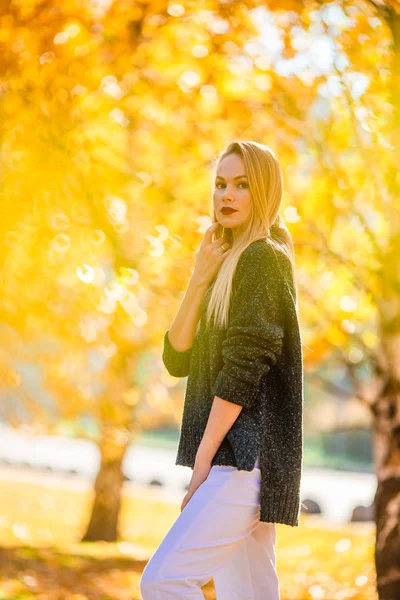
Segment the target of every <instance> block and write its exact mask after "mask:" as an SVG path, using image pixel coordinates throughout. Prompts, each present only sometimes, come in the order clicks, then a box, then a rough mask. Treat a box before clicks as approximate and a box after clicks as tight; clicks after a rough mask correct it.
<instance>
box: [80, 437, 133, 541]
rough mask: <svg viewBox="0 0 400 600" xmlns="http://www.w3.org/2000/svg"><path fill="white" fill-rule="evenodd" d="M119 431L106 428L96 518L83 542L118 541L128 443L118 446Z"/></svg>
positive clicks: (98, 478)
mask: <svg viewBox="0 0 400 600" xmlns="http://www.w3.org/2000/svg"><path fill="white" fill-rule="evenodd" d="M116 440H118V428H117V427H105V428H104V430H103V435H102V439H101V442H100V453H101V464H100V469H99V472H98V475H97V477H96V482H95V486H94V491H95V500H94V503H93V509H92V515H91V518H90V522H89V525H88V528H87V531H86V533H85V535H84V537H83V538H82V540H81V541H82V542H88V541H91V542H95V541H99V540H104V541H106V542H115V541H116V540H117V539H118V516H119V511H120V507H121V496H122V487H123V474H122V462H123V458H124V456H125V452H126V449H127V445H126V444H121V443H118V442H117V441H116Z"/></svg>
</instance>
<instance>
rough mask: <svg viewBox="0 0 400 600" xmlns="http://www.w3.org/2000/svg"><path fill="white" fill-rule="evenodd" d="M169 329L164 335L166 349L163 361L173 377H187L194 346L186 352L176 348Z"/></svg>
mask: <svg viewBox="0 0 400 600" xmlns="http://www.w3.org/2000/svg"><path fill="white" fill-rule="evenodd" d="M168 331H169V330H168ZM168 331H167V332H166V333H165V335H164V349H163V354H162V359H163V363H164V365H165V367H166V369H167V371H168V373H169V374H170V375H172V376H173V377H187V375H189V366H190V357H191V354H192V348H189V349H188V350H185V351H184V352H179V350H175V348H174V347H173V346H172V345H171V342H170V341H169V337H168ZM192 347H193V346H192Z"/></svg>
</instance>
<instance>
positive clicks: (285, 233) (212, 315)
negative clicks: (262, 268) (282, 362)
mask: <svg viewBox="0 0 400 600" xmlns="http://www.w3.org/2000/svg"><path fill="white" fill-rule="evenodd" d="M229 154H237V155H239V156H240V157H241V158H242V160H243V163H244V166H245V170H246V175H247V178H248V182H249V189H250V194H251V198H252V211H251V215H250V218H249V223H248V226H247V227H246V228H245V231H244V232H243V233H241V234H240V235H238V236H235V237H233V234H232V230H231V229H225V228H224V227H223V226H222V225H221V224H219V226H218V227H217V228H216V231H215V234H214V240H217V239H219V238H221V237H223V238H224V239H225V240H226V241H228V242H229V244H230V245H231V247H232V250H231V252H230V255H229V256H228V257H227V258H226V259H225V260H224V262H223V263H222V265H221V267H220V269H219V271H218V273H217V276H216V278H215V280H214V281H213V283H212V285H211V286H210V288H209V289H208V290H207V301H208V306H207V313H206V323H207V326H208V325H209V324H210V322H211V320H212V319H213V320H214V327H217V328H226V327H227V326H228V316H229V306H230V300H231V293H232V282H233V277H234V274H235V271H236V267H237V264H238V261H239V258H240V256H241V254H242V252H244V250H245V249H246V248H247V246H249V245H250V244H251V243H252V242H254V241H255V240H257V239H266V240H267V241H268V242H269V243H270V244H271V245H272V247H273V248H279V249H280V250H283V252H284V253H285V254H286V255H287V257H288V258H289V259H290V261H291V263H292V267H293V268H292V281H291V284H292V289H293V291H294V295H295V301H296V310H297V309H298V304H297V281H296V276H295V257H294V246H293V240H292V236H291V235H290V232H289V230H288V228H287V227H286V225H285V223H284V221H283V219H282V218H281V217H280V215H279V208H280V205H281V201H282V193H283V176H282V171H281V168H280V165H279V162H278V159H277V157H276V156H275V153H274V152H273V150H271V148H269V147H268V146H266V145H264V144H261V143H259V142H255V141H239V140H236V141H233V142H231V143H230V144H229V145H228V146H227V147H226V148H225V149H223V150H221V151H220V152H219V153H218V154H217V155H216V157H215V158H214V160H213V164H214V168H213V181H212V200H211V213H210V216H211V219H212V222H213V223H214V222H217V216H216V212H215V207H214V201H213V195H214V190H215V175H216V171H217V168H218V164H219V162H220V161H221V160H222V159H223V158H224V157H225V156H228V155H229Z"/></svg>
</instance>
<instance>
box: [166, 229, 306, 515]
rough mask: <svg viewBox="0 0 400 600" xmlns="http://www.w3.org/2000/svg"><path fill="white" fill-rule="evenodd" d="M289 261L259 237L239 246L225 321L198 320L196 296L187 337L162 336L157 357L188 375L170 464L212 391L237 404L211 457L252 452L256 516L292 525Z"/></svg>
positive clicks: (294, 424)
mask: <svg viewBox="0 0 400 600" xmlns="http://www.w3.org/2000/svg"><path fill="white" fill-rule="evenodd" d="M291 269H292V264H291V262H290V260H289V259H288V258H287V256H286V255H285V254H284V253H283V251H281V250H279V249H278V248H277V247H276V246H274V247H272V245H271V243H270V242H269V241H268V240H267V239H264V238H263V239H259V240H256V241H254V242H252V243H251V244H250V245H249V246H248V247H247V248H246V249H245V251H244V252H243V253H242V255H241V256H240V258H239V261H238V265H237V268H236V271H235V275H234V281H233V290H234V292H233V295H232V298H231V304H230V310H229V322H228V327H227V328H225V329H223V330H221V329H214V328H213V327H212V326H211V327H210V328H209V329H207V328H206V323H205V318H206V314H205V312H206V307H207V303H208V300H209V295H210V291H211V290H210V289H209V290H208V292H207V294H206V295H205V298H204V300H203V305H202V310H201V317H200V326H199V328H198V331H197V333H196V336H195V339H194V342H193V345H192V347H191V348H190V349H189V350H186V351H185V352H178V351H176V350H175V349H174V348H173V347H172V346H171V343H170V341H169V338H168V331H167V332H166V333H165V336H164V349H163V356H162V357H163V362H164V364H165V366H166V368H167V370H168V372H169V373H170V374H171V375H173V376H175V377H186V376H188V381H187V387H186V393H185V402H184V408H183V417H182V426H181V433H180V440H179V447H178V453H177V458H176V462H175V464H176V465H184V466H189V467H191V468H192V469H193V467H194V462H195V458H196V453H197V449H198V447H199V444H200V442H201V439H202V436H203V433H204V430H205V428H206V425H207V420H208V417H209V414H210V410H211V406H212V403H213V399H214V396H219V397H220V398H223V399H224V400H228V401H229V402H233V403H234V404H239V405H240V406H243V410H242V411H241V413H240V414H239V417H238V418H237V419H236V421H235V423H234V424H233V426H232V427H231V429H230V430H229V431H228V433H227V435H226V436H225V438H224V439H223V441H222V443H221V445H220V447H219V449H218V450H217V452H216V454H215V455H214V458H213V460H212V465H231V466H236V467H237V468H238V469H239V470H245V471H251V470H252V469H253V468H254V465H255V462H256V458H257V456H258V454H259V453H260V457H259V462H260V470H261V488H260V520H261V521H265V522H271V523H284V524H286V525H291V526H298V524H299V519H300V482H301V475H302V468H303V404H304V399H303V355H302V343H301V334H300V329H299V323H298V316H297V313H296V306H295V294H296V292H295V289H294V287H293V281H292V277H291Z"/></svg>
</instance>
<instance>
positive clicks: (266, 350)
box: [140, 141, 304, 600]
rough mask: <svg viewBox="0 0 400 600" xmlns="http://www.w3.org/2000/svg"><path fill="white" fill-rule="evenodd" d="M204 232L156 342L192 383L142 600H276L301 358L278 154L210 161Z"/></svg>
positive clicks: (239, 153)
mask: <svg viewBox="0 0 400 600" xmlns="http://www.w3.org/2000/svg"><path fill="white" fill-rule="evenodd" d="M213 175H215V177H214V179H213V202H212V213H211V215H212V220H213V224H212V225H211V226H210V227H209V229H208V230H207V232H206V234H205V236H204V239H203V241H202V243H201V246H200V248H199V251H198V252H197V255H196V263H195V268H194V270H193V273H192V277H191V279H190V282H189V285H188V289H187V290H186V294H185V297H184V299H183V301H182V304H181V306H180V308H179V311H178V313H177V315H176V317H175V320H174V322H173V323H172V325H171V327H170V329H169V330H168V331H167V332H166V333H165V336H164V350H163V361H164V364H165V366H166V368H167V370H168V372H169V373H170V374H171V375H173V376H175V377H186V376H188V381H187V388H186V394H185V403H184V409H183V418H182V426H181V433H180V440H179V447H178V453H177V458H176V464H177V465H186V466H188V467H190V468H191V469H192V471H193V473H192V477H191V481H190V484H189V487H188V490H187V493H186V495H185V497H184V499H183V502H182V505H181V513H180V515H179V516H178V518H177V519H176V521H175V523H174V524H173V525H172V527H171V529H170V530H169V531H168V533H167V535H166V536H165V538H164V539H163V540H162V542H161V544H160V545H159V547H158V548H157V550H156V551H155V553H154V554H153V556H152V557H151V559H150V561H149V562H148V564H147V565H146V568H145V570H144V572H143V575H142V578H141V587H140V589H141V593H142V597H143V600H189V599H190V600H197V599H201V598H204V595H203V593H202V591H201V587H202V586H204V585H205V584H206V583H207V582H208V581H210V580H211V579H212V578H213V579H214V584H215V589H216V594H217V599H218V600H267V599H268V600H278V599H279V597H280V588H279V581H278V576H277V573H276V568H275V543H276V525H275V524H276V523H283V524H286V525H290V526H292V527H295V526H298V524H299V518H300V481H301V475H302V466H303V403H304V402H303V356H302V343H301V335H300V329H299V321H298V304H297V285H296V279H295V265H294V248H293V242H292V239H291V236H290V233H289V231H288V230H287V228H286V226H285V225H284V223H283V221H282V219H281V218H280V216H279V208H280V205H281V200H282V188H283V180H282V172H281V168H280V165H279V162H278V160H277V158H276V156H275V154H274V152H273V151H272V150H271V149H270V148H269V147H268V146H265V145H263V144H261V143H258V142H255V141H234V142H233V143H231V144H230V145H229V146H228V147H227V148H226V149H225V150H223V151H222V152H221V153H220V154H219V156H218V157H217V160H216V164H215V172H214V174H213Z"/></svg>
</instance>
